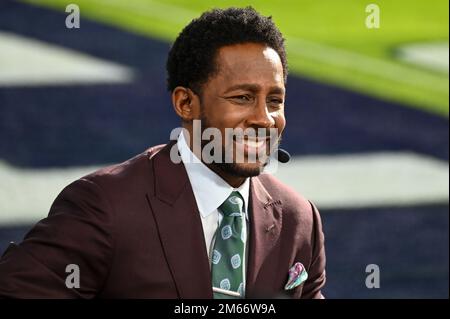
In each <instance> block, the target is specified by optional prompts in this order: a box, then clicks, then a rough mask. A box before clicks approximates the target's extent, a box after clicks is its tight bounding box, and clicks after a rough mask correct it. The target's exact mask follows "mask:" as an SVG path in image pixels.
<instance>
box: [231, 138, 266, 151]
mask: <svg viewBox="0 0 450 319" xmlns="http://www.w3.org/2000/svg"><path fill="white" fill-rule="evenodd" d="M233 140H234V143H235V145H236V151H237V152H242V151H243V152H244V154H247V155H249V154H252V155H259V156H261V155H263V154H264V153H265V150H266V148H267V147H268V143H269V141H270V139H269V138H267V137H263V138H262V137H261V138H259V137H248V136H246V137H234V138H233Z"/></svg>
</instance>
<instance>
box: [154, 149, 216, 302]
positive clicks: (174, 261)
mask: <svg viewBox="0 0 450 319" xmlns="http://www.w3.org/2000/svg"><path fill="white" fill-rule="evenodd" d="M172 147H175V148H176V144H175V143H170V144H168V145H166V146H165V147H164V148H163V149H162V150H161V151H160V152H158V153H157V154H156V155H155V156H154V157H153V158H152V161H150V163H151V166H152V167H151V169H152V170H153V174H154V190H153V192H150V193H149V194H147V198H148V201H149V205H150V206H151V210H152V213H153V216H154V218H155V222H156V225H157V227H158V231H159V236H160V239H161V243H162V246H163V249H164V253H165V257H166V259H167V263H168V265H169V268H170V271H171V274H172V276H173V279H174V282H175V285H176V288H177V292H178V297H179V298H212V297H213V295H212V288H211V287H212V284H211V271H210V267H209V258H208V256H207V252H206V247H205V239H204V235H203V228H202V224H201V220H200V214H199V212H198V208H197V204H196V202H195V197H194V193H193V191H192V188H191V184H190V183H189V178H188V176H187V173H186V169H185V168H184V165H183V164H182V163H179V164H175V163H173V162H172V160H171V159H170V150H171V149H172ZM176 151H177V150H176V149H175V153H176Z"/></svg>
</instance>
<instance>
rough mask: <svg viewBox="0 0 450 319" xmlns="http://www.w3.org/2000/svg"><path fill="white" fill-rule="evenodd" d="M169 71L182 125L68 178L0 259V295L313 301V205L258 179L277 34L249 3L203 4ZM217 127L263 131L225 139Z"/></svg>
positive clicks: (321, 258) (276, 92)
mask: <svg viewBox="0 0 450 319" xmlns="http://www.w3.org/2000/svg"><path fill="white" fill-rule="evenodd" d="M167 70H168V87H169V90H170V91H171V92H172V103H173V106H174V109H175V112H176V113H177V114H178V115H179V116H180V118H181V121H182V126H183V128H184V132H183V133H182V134H180V135H179V136H178V138H177V140H176V141H173V142H171V143H169V144H167V145H165V146H156V147H153V148H150V149H149V150H148V151H146V152H145V153H143V154H140V155H138V156H136V157H134V158H132V159H130V160H128V161H127V162H125V163H122V164H118V165H114V166H111V167H107V168H104V169H101V170H99V171H97V172H94V173H92V174H90V175H88V176H85V177H83V178H81V179H80V180H78V181H75V182H74V183H72V184H71V185H69V186H67V187H66V188H65V189H64V190H63V191H62V192H61V194H59V196H58V197H57V199H56V200H55V202H54V203H53V205H52V207H51V209H50V213H49V216H48V217H47V218H45V219H44V220H42V221H40V222H39V223H38V224H37V225H36V226H35V227H34V228H33V229H32V230H31V231H30V232H29V233H28V234H27V236H26V237H25V240H24V241H23V242H22V243H21V244H19V245H15V244H12V245H10V246H9V247H8V249H7V251H6V252H5V253H4V255H3V257H2V259H1V260H0V296H4V297H55V298H72V297H74V298H93V297H101V298H255V297H265V298H271V297H291V298H321V297H322V294H321V288H322V286H323V285H324V283H325V270H324V268H325V252H324V238H323V233H322V227H321V221H320V217H319V213H318V211H317V209H316V208H315V207H314V205H312V204H311V203H310V202H308V201H307V200H306V199H304V198H303V197H301V196H300V195H298V194H296V193H295V192H294V191H293V190H292V189H290V188H288V187H287V186H285V185H283V184H282V183H281V182H279V181H278V180H277V179H276V178H274V177H273V176H271V175H269V174H260V173H261V171H262V170H263V169H264V167H265V166H266V164H267V157H265V156H263V155H269V154H270V153H273V145H271V143H270V141H271V139H269V138H267V135H264V134H261V131H263V132H268V131H269V130H272V131H273V130H275V131H276V132H277V135H276V136H275V137H276V139H279V138H280V136H281V133H282V131H283V129H284V127H285V124H286V120H285V116H284V98H285V82H286V77H287V64H286V53H285V48H284V42H283V38H282V35H281V33H280V32H279V30H278V29H277V28H276V26H275V25H274V24H273V22H272V21H271V19H270V18H266V17H263V16H261V15H260V14H258V13H257V12H256V11H254V10H253V9H252V8H246V9H236V8H230V9H227V10H212V11H209V12H206V13H204V14H203V15H202V16H201V17H200V18H198V19H195V20H193V21H192V22H191V23H190V24H189V25H188V26H186V27H185V29H184V30H183V31H182V32H181V33H180V35H179V36H178V38H177V39H176V41H175V43H174V44H173V47H172V48H171V51H170V53H169V57H168V61H167ZM197 120H199V121H200V124H201V126H202V128H201V130H202V132H205V130H206V129H208V128H210V129H216V131H217V132H218V133H220V135H218V136H219V137H216V138H215V142H216V143H217V142H220V143H219V144H220V145H221V147H220V148H215V149H214V150H213V151H212V152H209V154H212V153H215V155H217V154H219V153H222V151H223V153H222V154H221V155H220V156H219V157H215V160H214V161H206V160H205V158H204V156H203V152H202V151H203V150H205V148H206V143H205V141H201V144H200V147H195V144H196V142H198V141H196V140H195V136H196V129H195V127H194V126H195V123H197V122H196V121H197ZM227 129H236V130H237V129H241V130H246V129H254V130H255V131H256V130H258V132H259V133H257V135H254V136H250V135H248V136H240V138H233V139H231V140H230V139H228V141H227V140H226V137H227V136H228V135H227V134H228V133H227V132H226V131H227ZM230 146H235V147H236V153H232V155H231V158H232V160H231V161H226V160H225V153H226V151H227V150H226V148H228V147H230ZM238 149H240V150H241V152H240V155H242V157H243V160H238ZM174 155H175V156H174ZM213 155H214V154H213ZM252 155H261V156H254V157H255V158H256V160H250V159H251V158H252ZM180 159H181V160H180ZM74 275H77V276H78V279H79V281H77V278H75V277H74Z"/></svg>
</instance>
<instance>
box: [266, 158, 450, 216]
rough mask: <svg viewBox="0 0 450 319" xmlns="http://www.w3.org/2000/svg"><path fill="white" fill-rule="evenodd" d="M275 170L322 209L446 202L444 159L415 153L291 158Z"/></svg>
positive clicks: (447, 188) (447, 193)
mask: <svg viewBox="0 0 450 319" xmlns="http://www.w3.org/2000/svg"><path fill="white" fill-rule="evenodd" d="M275 175H276V176H277V177H278V178H279V179H280V180H281V181H283V182H284V183H286V184H288V185H290V186H291V187H293V188H294V189H295V190H296V191H297V192H299V193H301V194H303V195H304V196H305V197H306V198H308V199H310V200H311V201H313V202H315V203H316V204H317V205H318V206H319V207H320V208H358V207H382V206H391V205H392V206H409V205H421V204H435V203H448V201H449V164H448V162H446V161H441V160H437V159H435V158H431V157H428V156H424V155H420V154H416V153H409V152H399V153H368V154H355V155H335V156H305V157H293V159H292V160H291V162H289V163H287V164H280V165H279V166H278V171H277V172H276V174H275Z"/></svg>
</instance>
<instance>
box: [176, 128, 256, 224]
mask: <svg viewBox="0 0 450 319" xmlns="http://www.w3.org/2000/svg"><path fill="white" fill-rule="evenodd" d="M177 144H178V150H179V151H180V155H181V160H182V161H183V164H184V167H185V168H186V172H187V174H188V177H189V181H190V182H191V186H192V190H193V192H194V196H195V200H196V202H197V207H198V210H199V211H200V215H201V216H202V217H203V218H205V217H207V216H209V215H210V214H211V213H213V212H214V211H215V210H216V209H218V208H219V206H220V205H222V203H223V202H224V201H225V200H226V199H227V198H228V196H230V194H231V192H233V191H238V192H239V193H240V194H241V196H242V198H243V199H244V203H245V205H244V207H245V215H246V218H247V219H248V198H249V192H250V179H249V178H246V179H245V181H244V183H243V184H242V185H241V186H239V187H238V188H233V187H232V186H230V185H229V184H228V183H227V182H225V181H224V180H223V179H222V178H221V177H220V176H219V175H217V174H216V173H215V172H213V171H212V170H211V169H209V168H208V167H207V166H206V165H205V164H203V163H202V162H201V161H200V160H199V159H198V157H197V156H196V155H195V154H194V153H192V151H191V149H190V148H189V146H188V145H187V142H186V139H185V137H184V134H183V133H181V134H180V135H179V136H178V141H177Z"/></svg>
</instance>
